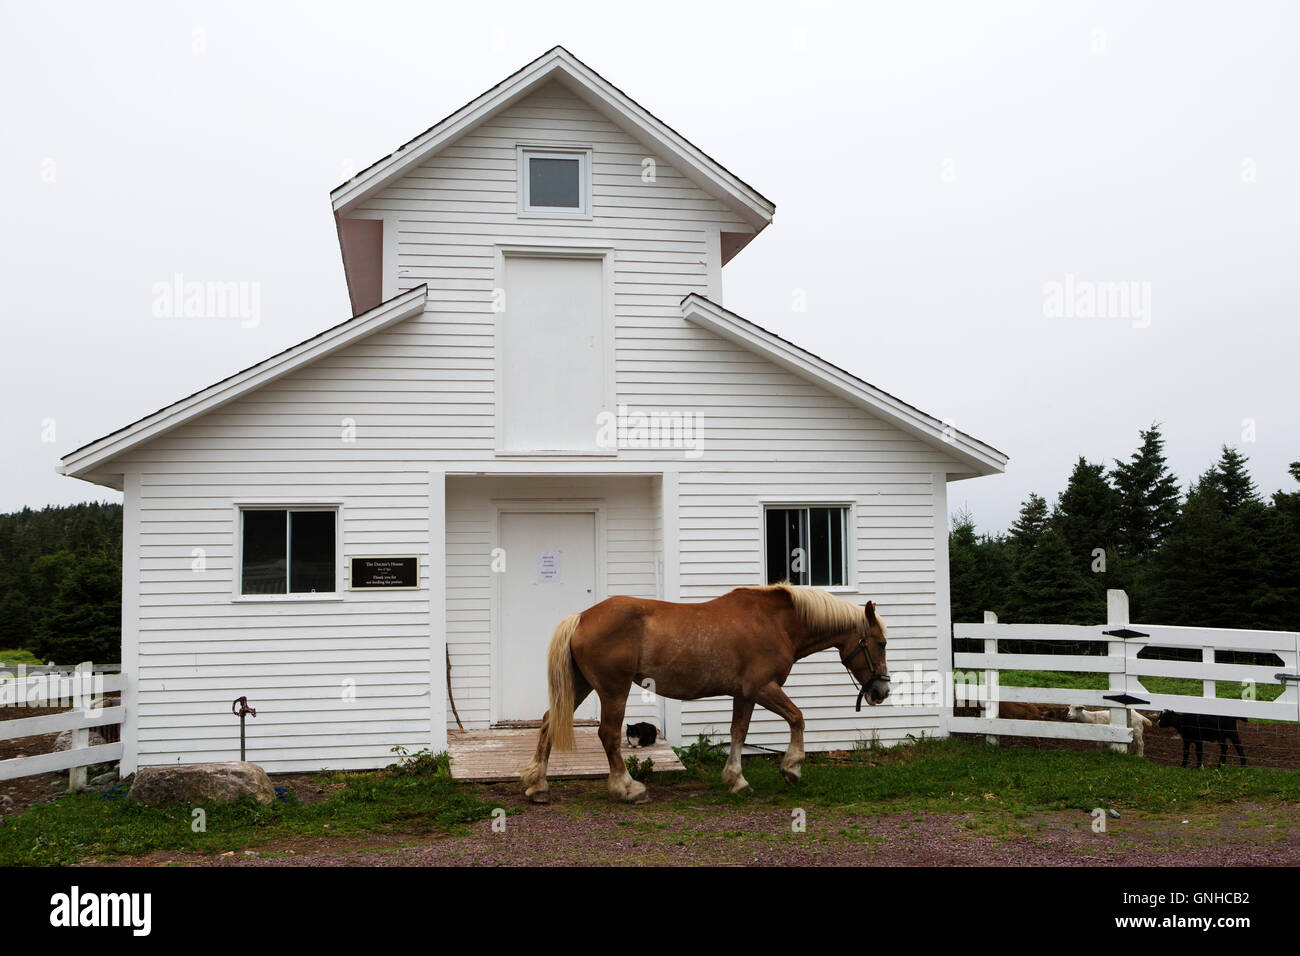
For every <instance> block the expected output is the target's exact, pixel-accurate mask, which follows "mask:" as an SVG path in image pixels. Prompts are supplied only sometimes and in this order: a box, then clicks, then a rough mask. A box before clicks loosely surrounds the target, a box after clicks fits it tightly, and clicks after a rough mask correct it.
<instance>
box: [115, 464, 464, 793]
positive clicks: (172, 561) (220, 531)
mask: <svg viewBox="0 0 1300 956" xmlns="http://www.w3.org/2000/svg"><path fill="white" fill-rule="evenodd" d="M255 461H256V459H255V458H253V459H251V460H249V459H246V460H245V461H244V462H243V464H244V465H245V473H244V474H241V475H238V476H231V477H229V478H227V479H225V480H222V481H218V482H212V481H211V480H209V481H205V482H203V483H199V482H197V481H194V480H193V479H194V478H195V477H196V476H195V475H193V474H182V475H168V474H157V473H149V472H145V473H144V474H143V475H142V477H141V495H140V514H141V522H140V562H141V569H142V574H143V578H144V580H143V581H142V583H141V586H140V588H139V635H140V639H139V646H140V653H139V659H138V662H137V668H138V669H137V672H136V673H137V685H136V687H137V689H136V698H137V706H138V708H139V732H138V738H139V762H140V765H141V766H150V765H155V764H162V763H178V762H179V763H191V762H201V761H208V760H230V759H235V758H237V757H238V752H239V751H238V748H239V724H238V721H236V720H235V719H234V717H232V716H229V714H228V710H229V706H230V702H231V701H232V700H234V699H235V698H236V697H241V696H247V697H248V698H249V700H250V703H251V704H252V706H254V707H255V708H257V711H258V714H257V717H256V718H249V719H248V721H247V733H248V755H249V759H250V760H254V761H256V762H258V763H260V764H262V765H263V766H264V767H266V769H267V770H270V771H291V770H308V769H319V768H321V767H336V768H348V767H366V766H376V765H381V764H383V763H388V762H391V760H392V759H393V757H392V754H391V752H390V748H392V747H393V746H395V745H399V744H400V745H402V746H405V747H407V748H408V749H409V750H411V751H416V750H419V749H420V748H421V747H424V746H427V744H428V740H429V739H430V730H431V728H430V709H429V705H430V697H429V686H430V684H429V681H430V670H429V632H430V622H429V608H428V601H427V598H426V597H425V593H424V592H421V591H409V592H406V591H392V592H372V593H369V594H367V593H362V592H348V591H346V590H343V585H342V579H341V580H340V593H341V594H342V595H343V598H342V600H337V601H328V602H322V603H299V602H265V603H264V602H245V601H235V600H233V596H234V578H235V571H234V564H235V547H236V544H235V543H236V540H237V536H236V530H237V529H236V512H235V502H237V501H240V500H245V499H263V498H267V497H277V496H281V495H285V496H286V500H292V499H295V498H296V499H298V500H308V499H338V500H342V501H343V502H344V505H343V509H342V512H341V515H340V521H339V530H340V533H341V535H342V548H343V553H344V554H345V555H346V554H357V553H367V552H370V551H372V550H373V547H372V546H373V545H374V544H376V543H379V542H382V543H383V544H384V546H385V549H386V550H387V549H388V545H389V543H390V542H391V543H393V544H397V543H398V542H400V550H401V551H403V552H405V553H411V554H418V555H420V556H421V579H422V580H421V583H422V585H423V586H425V587H428V586H429V585H430V584H431V583H433V584H434V585H435V586H436V585H438V584H440V574H441V568H440V567H437V568H432V569H431V568H430V566H429V560H428V558H429V548H428V535H427V532H426V533H425V534H423V535H422V534H420V533H419V531H418V529H419V527H421V526H423V527H424V528H426V529H427V526H428V500H429V484H428V475H427V472H411V473H402V472H400V471H385V472H383V473H370V474H364V473H357V474H353V475H351V476H349V477H348V478H347V479H346V480H344V481H340V478H339V476H338V475H337V474H335V473H331V472H329V471H328V470H321V471H319V472H318V473H317V474H315V475H314V476H313V475H308V474H296V475H294V476H293V477H294V481H293V483H292V487H291V488H288V489H286V488H285V487H284V482H283V481H282V480H281V478H282V477H283V476H280V475H259V474H257V473H255V472H254V471H253V469H254V467H256V465H255ZM196 549H199V552H200V553H197V554H196ZM200 560H201V562H202V563H200V564H198V565H196V564H195V562H196V561H200ZM339 573H340V575H342V574H343V573H344V569H343V568H340V569H339ZM352 690H354V691H355V693H354V694H353V693H345V691H352Z"/></svg>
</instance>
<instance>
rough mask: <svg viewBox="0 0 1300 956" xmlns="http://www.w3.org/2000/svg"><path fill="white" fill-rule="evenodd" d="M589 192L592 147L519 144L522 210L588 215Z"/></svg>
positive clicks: (538, 214)
mask: <svg viewBox="0 0 1300 956" xmlns="http://www.w3.org/2000/svg"><path fill="white" fill-rule="evenodd" d="M590 194H591V152H590V150H585V149H571V150H570V149H562V150H555V149H533V148H530V147H526V146H521V147H520V148H519V212H520V213H521V214H523V215H529V216H565V217H573V216H584V217H585V216H586V215H587V214H588V212H589V210H590V206H591V203H590V200H589V196H590Z"/></svg>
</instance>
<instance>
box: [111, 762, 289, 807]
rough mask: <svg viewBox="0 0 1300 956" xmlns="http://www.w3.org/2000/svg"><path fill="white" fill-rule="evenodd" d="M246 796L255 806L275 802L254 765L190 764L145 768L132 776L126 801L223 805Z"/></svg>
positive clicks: (265, 778) (266, 779)
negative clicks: (256, 803)
mask: <svg viewBox="0 0 1300 956" xmlns="http://www.w3.org/2000/svg"><path fill="white" fill-rule="evenodd" d="M243 796H250V797H253V798H254V799H255V800H257V802H258V803H271V802H272V801H274V800H275V787H273V786H272V785H271V778H270V777H268V776H267V775H266V771H265V770H263V769H262V768H261V767H259V766H258V765H257V764H255V763H241V762H239V761H237V760H232V761H230V762H229V763H194V764H186V765H183V766H179V767H145V768H144V769H142V770H140V771H138V772H137V773H136V775H135V782H134V783H133V784H131V792H130V793H128V794H127V799H128V800H136V801H139V802H140V803H144V804H147V805H149V806H155V807H156V806H163V805H165V804H169V803H188V804H190V805H196V804H200V803H225V802H228V801H231V800H237V799H239V798H240V797H243Z"/></svg>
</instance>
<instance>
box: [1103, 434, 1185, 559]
mask: <svg viewBox="0 0 1300 956" xmlns="http://www.w3.org/2000/svg"><path fill="white" fill-rule="evenodd" d="M1141 438H1142V444H1141V445H1140V446H1139V447H1138V450H1137V451H1135V452H1134V453H1133V455H1132V456H1131V457H1130V458H1129V460H1128V461H1127V462H1122V461H1120V460H1119V459H1116V460H1115V468H1114V469H1113V470H1112V471H1111V473H1110V477H1111V481H1113V482H1114V485H1115V492H1116V494H1117V507H1116V517H1117V523H1118V531H1119V545H1120V551H1121V553H1122V554H1125V555H1131V556H1134V557H1137V558H1142V557H1145V556H1146V555H1148V554H1150V553H1152V552H1153V551H1155V550H1156V549H1157V548H1158V547H1159V546H1160V543H1161V542H1162V541H1163V540H1164V538H1165V535H1167V534H1168V533H1169V529H1170V527H1172V526H1173V523H1174V521H1175V519H1177V517H1178V500H1179V493H1178V480H1177V479H1176V478H1175V477H1174V475H1173V473H1172V472H1170V470H1169V466H1168V464H1167V462H1166V461H1165V453H1164V446H1165V440H1164V438H1163V437H1162V436H1161V434H1160V426H1159V425H1158V424H1157V425H1152V426H1151V427H1150V428H1149V429H1147V430H1146V431H1143V432H1142V433H1141Z"/></svg>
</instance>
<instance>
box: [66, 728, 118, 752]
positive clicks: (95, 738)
mask: <svg viewBox="0 0 1300 956" xmlns="http://www.w3.org/2000/svg"><path fill="white" fill-rule="evenodd" d="M106 742H107V741H105V740H104V738H103V737H102V736H101V735H100V733H99V731H98V730H91V731H90V732H89V733H87V734H86V746H87V747H99V746H101V745H103V744H104V743H106ZM54 749H55V750H71V749H72V731H71V730H64V731H60V733H59V735H58V736H57V737H55V738H54Z"/></svg>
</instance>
